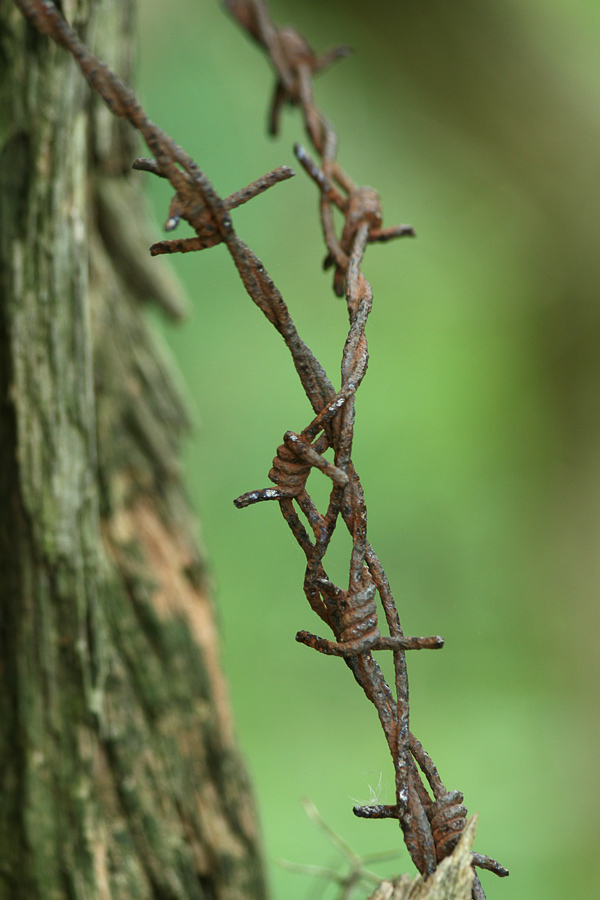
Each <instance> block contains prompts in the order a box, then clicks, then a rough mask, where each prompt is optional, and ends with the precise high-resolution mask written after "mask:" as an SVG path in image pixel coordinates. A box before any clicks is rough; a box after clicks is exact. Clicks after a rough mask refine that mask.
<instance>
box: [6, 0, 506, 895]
mask: <svg viewBox="0 0 600 900" xmlns="http://www.w3.org/2000/svg"><path fill="white" fill-rule="evenodd" d="M14 2H15V3H16V5H17V6H18V7H19V8H20V9H21V11H22V12H23V14H24V15H25V16H26V18H27V19H29V21H30V22H31V23H32V24H33V25H34V26H35V27H36V28H37V29H38V30H39V31H41V32H43V33H44V34H46V35H48V36H49V37H51V38H52V39H53V40H54V41H56V42H57V43H58V44H60V45H61V46H63V47H64V48H65V49H66V50H68V51H69V52H70V53H71V54H72V55H73V57H74V58H75V60H76V62H77V64H78V66H79V68H80V69H81V71H82V72H83V74H84V75H85V76H86V78H87V79H88V81H89V82H90V84H91V86H92V87H93V88H94V90H95V91H97V93H98V94H99V95H100V96H101V97H102V99H103V100H104V102H105V103H106V104H107V106H108V107H109V109H110V110H111V111H112V112H113V113H114V114H115V115H116V116H119V117H121V118H123V119H126V120H127V121H129V122H130V123H131V124H132V125H133V126H134V127H135V128H136V129H137V130H138V131H139V132H140V133H141V135H142V137H143V138H144V140H145V142H146V144H147V146H148V148H149V150H150V152H151V153H152V155H153V157H154V158H153V159H150V160H148V159H139V160H136V161H135V162H134V163H133V167H134V168H137V169H141V170H144V171H147V172H150V173H152V174H155V175H158V176H160V177H163V178H166V179H168V181H169V182H170V184H171V185H172V187H173V189H174V190H175V196H174V198H173V200H172V201H171V205H170V208H169V216H168V219H167V221H166V223H165V230H167V231H173V230H174V229H175V228H176V227H177V225H178V224H179V222H180V221H181V220H182V219H183V220H185V221H186V222H188V223H189V224H190V225H191V227H192V228H193V229H194V231H195V233H196V237H193V238H183V239H181V240H177V239H175V240H166V241H161V242H159V243H157V244H154V245H153V246H152V248H151V253H152V254H153V255H158V254H163V253H177V252H179V253H185V252H189V251H192V250H204V249H207V248H209V247H213V246H215V245H216V244H219V243H223V244H225V246H226V248H227V250H228V252H229V254H230V255H231V257H232V259H233V262H234V264H235V266H236V268H237V270H238V272H239V275H240V277H241V279H242V282H243V283H244V286H245V288H246V291H247V292H248V294H249V296H250V297H251V299H252V300H253V301H254V303H256V305H257V306H258V307H259V309H260V310H261V311H262V312H263V314H264V315H265V316H266V318H267V319H268V320H269V322H271V324H272V325H273V326H274V327H275V328H276V330H277V331H278V332H279V334H281V336H282V337H283V339H284V341H285V344H286V346H287V348H288V350H289V351H290V354H291V356H292V359H293V362H294V365H295V367H296V371H297V373H298V376H299V378H300V381H301V383H302V386H303V388H304V391H305V393H306V396H307V398H308V400H309V402H310V404H311V406H312V409H313V413H314V417H313V419H312V421H311V422H310V423H309V424H308V425H307V426H306V428H304V429H303V431H302V432H301V433H300V434H296V433H295V432H292V431H288V432H286V434H285V435H284V439H283V443H282V444H281V445H280V447H278V449H277V453H276V456H275V459H274V460H273V466H272V468H271V471H270V472H269V478H270V480H271V482H273V484H274V485H275V487H274V488H264V489H261V490H255V491H250V492H248V493H246V494H244V495H242V496H241V497H238V498H237V499H236V500H235V501H234V503H235V505H236V506H237V507H238V508H244V507H247V506H250V505H252V504H254V503H258V502H262V501H267V500H276V501H277V502H278V503H279V506H280V509H281V512H282V514H283V517H284V519H285V520H286V522H287V524H288V525H289V527H290V529H291V531H292V533H293V535H294V537H295V539H296V541H297V542H298V544H299V545H300V547H301V548H302V550H303V552H304V554H305V556H306V570H305V575H304V593H305V595H306V598H307V600H308V602H309V604H310V606H311V608H312V609H313V610H314V612H316V613H317V615H318V616H319V617H320V618H321V619H322V621H323V622H324V623H325V624H327V625H328V626H329V628H330V629H331V631H332V632H333V636H334V638H335V640H333V641H332V640H329V639H326V638H322V637H319V636H317V635H315V634H312V633H310V632H307V631H299V632H298V633H297V635H296V640H297V641H299V642H301V643H303V644H306V645H307V646H309V647H312V648H313V649H315V650H317V651H318V652H320V653H325V654H328V655H332V656H341V657H342V658H343V659H344V662H345V663H346V665H347V666H348V667H349V669H350V670H351V672H352V674H353V675H354V678H355V679H356V681H357V682H358V684H359V685H360V686H361V688H362V689H363V691H364V693H365V695H366V696H367V698H368V699H369V700H370V701H371V702H372V703H373V705H374V706H375V708H376V710H377V712H378V715H379V720H380V722H381V726H382V728H383V732H384V735H385V738H386V740H387V743H388V747H389V750H390V753H391V756H392V760H393V764H394V771H395V787H396V802H395V804H393V805H389V806H383V805H373V806H361V807H354V813H355V815H357V816H360V817H362V818H394V819H398V821H399V823H400V827H401V829H402V833H403V836H404V841H405V843H406V846H407V848H408V851H409V853H410V856H411V858H412V860H413V862H414V864H415V866H416V867H417V869H418V870H419V872H420V873H421V874H422V875H424V876H425V877H426V876H427V875H430V874H431V873H432V872H433V871H435V869H436V866H437V864H438V863H439V862H440V861H441V860H442V859H444V858H445V857H446V856H448V855H449V854H450V853H451V852H452V850H453V848H454V847H455V846H456V844H457V843H458V840H459V838H460V835H461V834H462V832H463V830H464V828H465V824H466V812H467V811H466V808H465V807H464V805H463V795H462V794H461V793H460V792H459V791H450V792H448V791H447V790H446V788H445V786H444V784H443V782H442V780H441V778H440V776H439V774H438V771H437V769H436V767H435V765H434V764H433V762H432V760H431V758H430V757H429V755H428V754H427V753H426V751H425V750H424V748H423V747H422V745H421V744H420V742H419V741H418V740H417V738H416V737H415V736H414V735H413V734H412V733H411V731H410V722H409V691H408V676H407V668H406V657H405V653H406V651H407V650H423V649H439V648H441V647H442V646H443V643H444V642H443V639H442V638H441V637H439V636H437V635H433V636H428V637H408V636H405V635H404V633H403V631H402V627H401V625H400V618H399V615H398V610H397V608H396V605H395V602H394V598H393V595H392V592H391V589H390V586H389V582H388V579H387V577H386V574H385V572H384V569H383V567H382V565H381V563H380V561H379V559H378V558H377V556H376V554H375V551H374V550H373V548H372V547H371V545H370V543H369V541H368V540H367V509H366V505H365V499H364V493H363V489H362V485H361V482H360V478H359V476H358V474H357V472H356V469H355V468H354V465H353V462H352V443H353V436H354V423H355V406H354V398H355V394H356V391H357V390H358V388H359V387H360V384H361V382H362V380H363V378H364V376H365V372H366V369H367V363H368V358H369V357H368V349H367V339H366V334H365V327H366V323H367V319H368V317H369V314H370V312H371V309H372V303H373V292H372V289H371V285H370V284H369V282H368V281H367V280H366V278H365V277H364V275H363V273H362V271H361V265H362V261H363V257H364V254H365V250H366V247H367V244H368V243H370V242H373V241H388V240H392V239H394V238H400V237H405V236H412V235H414V230H413V229H412V227H411V226H409V225H398V226H394V227H391V228H390V227H387V228H384V227H383V217H382V211H381V202H380V198H379V195H378V193H377V192H376V191H375V190H374V189H373V188H370V187H362V186H359V185H356V184H355V183H354V181H353V180H352V179H351V178H350V177H349V176H348V175H347V174H346V172H344V170H343V169H342V168H341V166H340V165H339V163H338V162H337V159H336V155H337V136H336V133H335V131H334V129H333V127H332V125H331V124H330V122H329V121H328V120H327V118H326V117H325V116H324V115H323V113H322V112H321V111H320V110H319V109H318V108H317V106H316V105H315V102H314V99H313V90H312V79H313V77H314V76H315V75H316V74H318V73H319V72H321V71H322V70H323V69H325V68H326V67H327V66H328V65H330V64H331V63H332V62H334V61H335V60H337V59H341V58H343V57H344V56H346V55H347V54H348V52H349V49H348V48H347V47H345V46H342V47H336V48H334V49H333V50H331V51H329V52H328V53H326V54H324V55H323V56H322V57H317V56H316V54H315V53H314V51H313V50H312V49H311V47H310V46H309V45H308V43H307V42H306V40H305V39H304V38H303V37H302V35H301V34H300V33H299V32H298V31H296V30H295V29H294V28H292V27H289V26H286V27H283V28H278V27H277V26H276V25H275V24H274V23H273V21H272V20H271V17H270V14H269V12H268V9H267V6H266V4H265V3H264V2H263V0H225V4H224V5H225V7H226V8H227V9H228V10H229V12H230V13H231V14H232V15H233V16H234V17H235V18H236V19H237V21H238V22H239V23H240V25H241V26H242V27H243V28H244V29H245V31H246V32H247V33H248V34H249V35H250V36H251V37H252V38H254V39H255V40H256V41H257V42H258V43H259V44H260V45H261V46H262V47H263V48H264V50H265V51H266V53H267V55H268V57H269V59H270V61H271V63H272V64H273V67H274V69H275V73H276V85H275V90H274V95H273V101H272V104H271V110H270V115H269V131H270V132H271V133H272V134H275V133H277V131H278V127H279V113H280V110H281V107H282V105H283V104H284V103H288V104H291V105H292V106H296V107H298V108H299V109H300V112H301V114H302V117H303V120H304V124H305V127H306V131H307V134H308V137H309V140H310V142H311V144H312V146H313V149H314V151H315V152H316V153H317V154H318V156H319V158H320V166H319V165H317V164H316V163H315V162H314V161H313V159H312V158H311V157H310V155H309V154H308V152H307V151H306V150H305V149H304V147H302V146H300V145H296V147H295V153H296V157H297V159H298V161H299V162H300V164H301V165H302V167H303V168H304V169H305V171H306V172H307V173H308V175H309V176H310V178H311V179H312V180H313V181H314V182H315V184H316V186H317V188H318V190H319V196H320V206H319V208H320V219H321V227H322V230H323V237H324V240H325V245H326V248H327V255H326V257H325V261H324V266H325V268H329V267H333V269H334V279H333V289H334V292H335V294H336V295H337V296H339V297H345V300H346V307H347V311H348V317H349V331H348V336H347V338H346V341H345V344H344V348H343V352H342V360H341V386H340V388H339V390H337V391H336V390H335V388H334V387H333V384H332V382H331V381H330V380H329V378H328V376H327V374H326V372H325V370H324V368H323V367H322V366H321V364H320V363H319V361H318V360H317V359H316V358H315V356H314V355H313V353H312V352H311V350H310V349H309V348H308V346H307V345H306V344H305V343H304V341H303V340H302V339H301V338H300V336H299V334H298V332H297V330H296V327H295V325H294V322H293V320H292V317H291V315H290V313H289V310H288V308H287V306H286V304H285V302H284V300H283V297H282V296H281V294H280V292H279V290H278V289H277V287H276V286H275V284H274V283H273V281H272V280H271V278H270V276H269V274H268V273H267V271H266V269H265V268H264V266H263V264H262V262H261V261H260V260H259V259H258V257H257V256H256V255H255V254H254V253H253V252H252V250H250V248H249V247H247V246H246V244H244V243H243V241H242V240H241V239H240V238H239V237H238V235H237V234H236V232H235V230H234V227H233V223H232V220H231V216H230V211H231V210H232V209H234V208H236V207H237V206H239V205H241V204H242V203H245V202H247V201H248V200H250V199H252V198H253V197H255V196H257V195H258V194H259V193H262V192H263V191H264V190H267V189H269V188H270V187H272V186H274V185H275V184H277V183H279V182H280V181H283V180H285V179H287V178H290V177H291V176H292V175H293V172H292V170H291V169H289V167H287V166H283V167H280V168H279V169H276V170H274V171H273V172H270V173H268V174H266V175H265V176H263V177H262V178H259V179H257V180H256V181H254V182H252V184H250V185H248V187H246V188H243V189H242V190H240V191H237V192H236V193H235V194H232V195H231V196H230V197H227V198H222V197H220V196H219V194H218V193H217V192H216V191H215V189H214V188H213V186H212V184H211V182H210V181H209V179H208V178H207V177H206V175H205V174H204V173H203V172H202V171H201V170H200V168H199V167H198V165H197V164H196V163H195V162H194V160H193V159H192V158H191V157H190V156H189V155H188V154H187V153H186V152H185V151H184V150H183V149H182V148H181V147H179V146H178V145H177V144H176V143H175V142H174V141H173V140H172V138H170V137H169V136H168V135H167V134H166V133H165V132H164V131H162V129H160V128H159V127H158V126H157V125H155V124H154V123H153V122H151V121H150V119H149V118H148V117H147V115H146V113H145V112H144V110H143V108H142V106H141V104H140V103H139V101H138V99H137V97H136V96H135V94H134V93H133V91H132V90H131V89H130V88H129V87H127V86H126V85H125V84H124V83H123V82H122V81H121V80H120V79H119V78H118V77H117V76H116V75H115V74H114V73H113V72H112V71H111V70H110V69H109V67H108V66H106V65H105V64H104V63H102V62H101V61H100V60H99V59H97V58H96V57H95V56H94V54H93V53H91V51H90V50H89V49H88V48H87V47H86V46H85V45H84V44H83V43H82V41H81V40H80V39H79V38H78V36H77V35H76V34H75V32H74V31H73V30H72V29H71V27H70V26H69V24H68V23H67V22H66V20H65V19H64V17H63V16H62V14H61V13H60V12H59V11H58V10H57V8H56V7H55V5H54V3H52V2H50V0H14ZM334 207H336V208H337V209H338V210H339V211H340V212H341V213H342V215H343V218H344V225H343V228H342V231H341V234H340V236H339V237H338V236H337V233H336V229H335V224H334V218H333V208H334ZM328 450H331V451H333V458H334V462H333V463H331V462H330V461H329V460H327V459H326V458H325V456H324V455H323V454H324V453H325V452H326V451H328ZM313 468H316V469H319V470H320V471H321V472H322V473H323V474H324V475H326V476H327V477H328V478H330V479H331V482H332V488H331V493H330V496H329V502H328V506H327V510H326V512H325V513H324V514H322V513H321V512H319V510H318V509H317V506H316V505H315V503H314V502H313V500H312V498H311V496H310V494H309V493H308V491H307V488H306V484H307V481H308V478H309V476H310V474H311V472H312V469H313ZM299 512H301V513H302V514H303V516H304V517H305V519H306V522H307V525H308V530H307V527H306V526H305V525H304V524H303V522H302V521H301V519H300V516H299ZM340 518H341V520H342V522H343V524H344V525H345V526H346V528H347V529H348V531H349V533H350V535H351V539H352V551H351V556H350V566H349V579H348V585H347V587H345V588H343V587H340V586H338V585H336V584H334V583H333V582H332V581H331V580H330V579H329V577H328V575H327V572H326V570H325V567H324V558H325V555H326V553H327V550H328V547H329V544H330V542H331V538H332V536H333V533H334V530H335V528H336V526H337V523H338V521H339V520H340ZM376 596H378V597H379V600H380V602H381V606H382V609H383V612H384V616H385V620H386V624H387V628H388V631H389V635H383V634H382V633H381V631H380V628H379V621H378V614H377V605H376V599H375V598H376ZM374 650H390V651H392V653H393V659H394V673H395V677H394V688H395V694H396V696H395V697H394V694H393V692H392V689H391V688H390V686H389V685H388V683H387V681H386V679H385V677H384V675H383V673H382V671H381V668H380V667H379V665H378V663H377V661H376V660H375V659H374V657H373V651H374ZM426 784H427V786H428V788H429V790H428V789H427V786H426ZM430 792H431V794H430ZM431 795H433V797H432V796H431ZM472 862H473V865H474V866H479V867H481V868H486V869H489V870H491V871H493V872H495V873H496V874H497V875H500V876H505V875H508V871H507V870H506V869H505V868H504V867H503V866H501V865H500V864H499V863H497V862H496V861H495V860H493V859H490V858H489V857H486V856H483V855H481V854H475V853H474V854H473V855H472ZM473 898H474V900H484V898H485V894H484V892H483V889H482V887H481V884H480V882H479V879H478V878H477V876H475V880H474V885H473Z"/></svg>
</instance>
